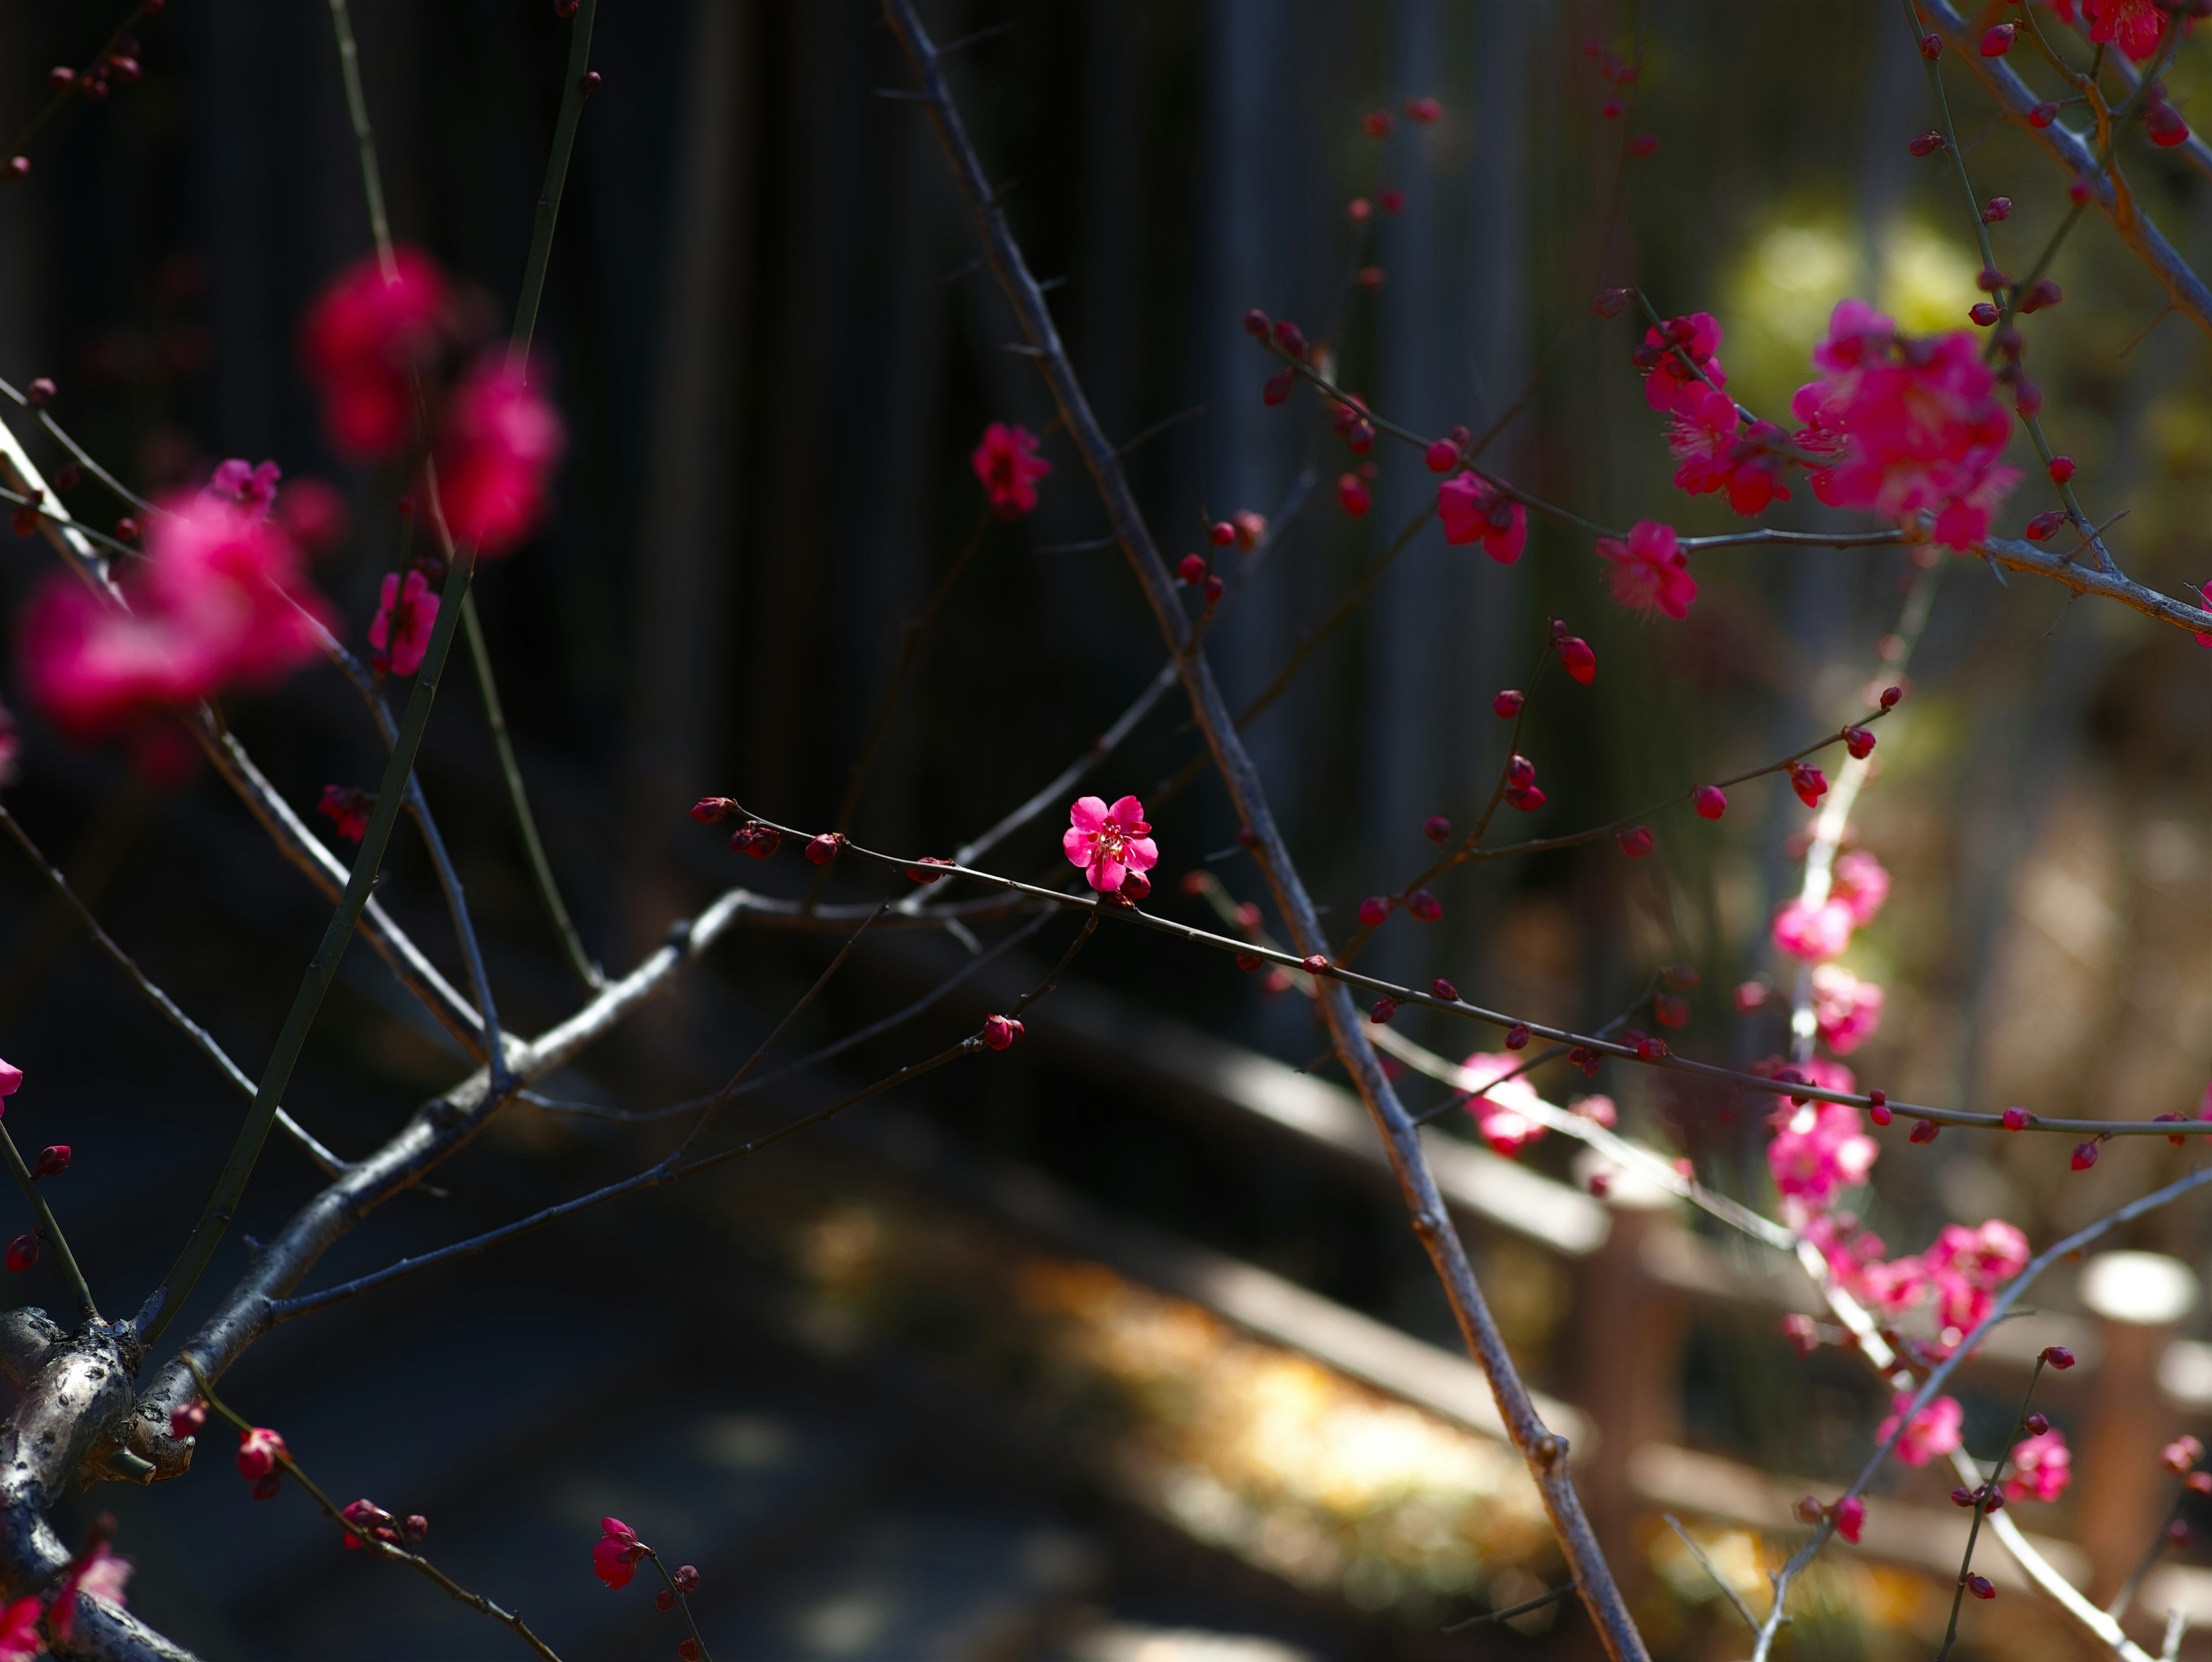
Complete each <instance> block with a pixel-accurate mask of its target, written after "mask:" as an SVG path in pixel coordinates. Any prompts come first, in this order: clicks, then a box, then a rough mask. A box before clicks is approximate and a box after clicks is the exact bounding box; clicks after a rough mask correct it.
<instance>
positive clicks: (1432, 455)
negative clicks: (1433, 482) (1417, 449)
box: [1422, 439, 1459, 473]
mask: <svg viewBox="0 0 2212 1662" xmlns="http://www.w3.org/2000/svg"><path fill="white" fill-rule="evenodd" d="M1422 460H1425V462H1427V463H1428V465H1429V472H1431V473H1449V472H1451V471H1452V469H1453V468H1455V467H1456V466H1459V450H1458V448H1457V447H1455V445H1453V444H1452V442H1451V441H1449V439H1438V440H1437V441H1436V442H1435V443H1434V444H1432V445H1431V446H1430V447H1428V448H1427V449H1426V450H1425V451H1424V452H1422Z"/></svg>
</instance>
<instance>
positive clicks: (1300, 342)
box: [1275, 318, 1307, 358]
mask: <svg viewBox="0 0 2212 1662" xmlns="http://www.w3.org/2000/svg"><path fill="white" fill-rule="evenodd" d="M1275 344H1276V345H1278V346H1279V347H1281V348H1282V349H1283V350H1285V352H1288V353H1289V354H1290V355H1291V356H1292V357H1294V358H1302V357H1304V356H1305V355H1306V350H1307V348H1306V332H1305V331H1304V330H1303V329H1301V328H1299V327H1298V326H1297V324H1295V323H1293V322H1291V320H1289V319H1288V318H1278V319H1276V320H1275Z"/></svg>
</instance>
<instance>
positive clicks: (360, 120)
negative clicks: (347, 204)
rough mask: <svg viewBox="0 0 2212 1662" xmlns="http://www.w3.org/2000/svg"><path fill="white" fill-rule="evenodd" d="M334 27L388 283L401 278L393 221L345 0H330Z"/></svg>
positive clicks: (370, 226) (379, 259) (371, 216)
mask: <svg viewBox="0 0 2212 1662" xmlns="http://www.w3.org/2000/svg"><path fill="white" fill-rule="evenodd" d="M331 28H332V29H333V30H335V31H336V32H337V38H338V73H339V74H340V75H341V76H343V78H344V80H345V95H346V113H348V114H349V116H350V117H351V118H352V119H353V141H354V147H355V149H356V150H357V151H358V152H359V154H360V156H361V188H362V195H363V196H365V197H367V198H368V230H369V234H370V235H371V236H373V237H374V238H375V239H376V263H377V266H378V269H379V270H380V271H382V272H383V273H384V280H385V281H386V283H396V282H398V279H399V263H398V260H396V259H393V258H392V222H391V220H390V219H389V218H388V217H387V216H386V214H385V211H384V174H383V170H382V169H381V168H380V167H378V166H377V161H376V130H375V129H374V127H372V126H371V125H369V121H368V95H367V94H364V93H363V92H362V87H361V52H360V49H359V48H358V47H356V46H355V45H354V40H353V17H352V15H351V14H350V13H349V11H348V10H347V9H346V0H331Z"/></svg>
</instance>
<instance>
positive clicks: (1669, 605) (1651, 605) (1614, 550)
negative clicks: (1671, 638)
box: [1597, 520, 1698, 623]
mask: <svg viewBox="0 0 2212 1662" xmlns="http://www.w3.org/2000/svg"><path fill="white" fill-rule="evenodd" d="M1597 551H1598V557H1600V558H1601V559H1603V560H1606V561H1607V562H1609V563H1611V565H1612V567H1613V569H1612V571H1611V572H1610V573H1608V574H1607V575H1608V576H1609V577H1610V578H1611V580H1612V583H1613V599H1614V600H1617V601H1618V602H1620V604H1621V605H1622V606H1626V607H1627V608H1628V609H1629V610H1630V611H1631V612H1647V613H1649V612H1663V613H1664V614H1666V615H1667V616H1668V617H1669V618H1674V620H1675V621H1676V622H1678V623H1679V622H1680V621H1681V620H1682V619H1683V618H1686V617H1688V616H1689V615H1690V603H1691V602H1692V600H1696V599H1697V598H1698V580H1697V579H1696V578H1694V577H1692V575H1690V557H1689V556H1688V555H1686V554H1685V553H1683V552H1682V551H1681V549H1680V547H1679V546H1678V545H1677V541H1676V539H1675V536H1674V527H1673V526H1671V525H1662V524H1660V523H1659V521H1656V520H1638V521H1637V522H1636V523H1635V524H1634V525H1633V526H1632V527H1629V532H1628V540H1627V541H1626V542H1623V541H1621V540H1620V539H1619V538H1617V537H1601V538H1599V539H1598V542H1597Z"/></svg>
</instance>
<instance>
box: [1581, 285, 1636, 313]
mask: <svg viewBox="0 0 2212 1662" xmlns="http://www.w3.org/2000/svg"><path fill="white" fill-rule="evenodd" d="M1628 301H1629V290H1627V289H1599V290H1598V291H1597V298H1596V299H1595V300H1593V301H1590V310H1591V311H1593V312H1595V313H1596V314H1598V315H1599V316H1600V317H1601V318H1617V317H1619V316H1620V314H1622V313H1623V312H1625V311H1626V310H1627V309H1628Z"/></svg>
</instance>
